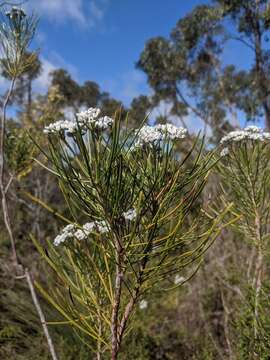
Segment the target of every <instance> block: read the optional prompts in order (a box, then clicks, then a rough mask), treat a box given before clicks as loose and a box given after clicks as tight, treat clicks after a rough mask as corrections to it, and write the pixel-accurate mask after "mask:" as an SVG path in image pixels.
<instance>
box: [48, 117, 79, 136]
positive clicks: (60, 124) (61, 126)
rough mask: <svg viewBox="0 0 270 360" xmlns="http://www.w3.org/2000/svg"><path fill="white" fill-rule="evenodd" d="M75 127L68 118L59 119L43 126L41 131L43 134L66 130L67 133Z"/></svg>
mask: <svg viewBox="0 0 270 360" xmlns="http://www.w3.org/2000/svg"><path fill="white" fill-rule="evenodd" d="M76 129H77V125H76V123H74V122H72V121H68V120H59V121H56V122H54V123H51V124H49V125H48V126H45V128H44V130H43V132H44V133H45V134H55V133H59V132H63V131H66V132H67V133H70V134H72V133H74V132H75V131H76Z"/></svg>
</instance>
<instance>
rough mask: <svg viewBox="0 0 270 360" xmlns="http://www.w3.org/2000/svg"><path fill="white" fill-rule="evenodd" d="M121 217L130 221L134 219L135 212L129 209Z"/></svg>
mask: <svg viewBox="0 0 270 360" xmlns="http://www.w3.org/2000/svg"><path fill="white" fill-rule="evenodd" d="M123 216H124V218H125V219H126V220H129V221H132V220H134V219H135V218H136V216H137V211H136V209H130V210H128V211H126V212H124V213H123Z"/></svg>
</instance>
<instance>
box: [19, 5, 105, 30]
mask: <svg viewBox="0 0 270 360" xmlns="http://www.w3.org/2000/svg"><path fill="white" fill-rule="evenodd" d="M25 7H26V10H28V11H34V12H35V13H37V14H38V16H40V17H43V18H45V17H47V18H48V19H49V20H51V21H57V22H65V21H67V20H74V21H75V22H76V23H78V24H80V25H82V26H86V27H93V26H95V25H96V24H97V23H98V22H100V21H101V20H102V19H103V17H104V12H105V9H106V7H107V1H104V0H90V1H89V0H29V1H28V2H27V3H26V4H25Z"/></svg>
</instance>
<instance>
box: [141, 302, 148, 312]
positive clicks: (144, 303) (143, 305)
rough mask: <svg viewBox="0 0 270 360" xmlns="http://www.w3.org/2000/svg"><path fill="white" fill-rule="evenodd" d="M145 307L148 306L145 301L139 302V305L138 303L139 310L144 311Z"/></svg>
mask: <svg viewBox="0 0 270 360" xmlns="http://www.w3.org/2000/svg"><path fill="white" fill-rule="evenodd" d="M147 306H148V302H147V301H146V300H141V301H140V303H139V308H140V309H141V310H144V309H146V308H147Z"/></svg>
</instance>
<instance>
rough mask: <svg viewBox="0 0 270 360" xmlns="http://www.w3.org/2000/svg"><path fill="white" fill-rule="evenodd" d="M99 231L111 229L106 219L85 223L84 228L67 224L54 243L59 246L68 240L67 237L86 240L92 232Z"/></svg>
mask: <svg viewBox="0 0 270 360" xmlns="http://www.w3.org/2000/svg"><path fill="white" fill-rule="evenodd" d="M95 231H97V232H98V233H100V234H104V233H106V232H108V231H109V226H108V224H107V223H106V222H105V221H93V222H88V223H86V224H84V225H83V227H82V229H79V228H78V227H76V226H75V225H73V224H69V225H67V226H65V227H64V228H63V229H62V230H61V232H60V234H59V235H57V236H56V238H55V239H54V242H53V243H54V245H55V246H58V245H60V244H62V243H63V242H65V241H66V239H69V238H73V237H75V238H76V239H78V240H84V239H86V238H87V237H88V235H89V234H90V233H91V232H95Z"/></svg>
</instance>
